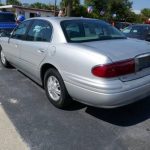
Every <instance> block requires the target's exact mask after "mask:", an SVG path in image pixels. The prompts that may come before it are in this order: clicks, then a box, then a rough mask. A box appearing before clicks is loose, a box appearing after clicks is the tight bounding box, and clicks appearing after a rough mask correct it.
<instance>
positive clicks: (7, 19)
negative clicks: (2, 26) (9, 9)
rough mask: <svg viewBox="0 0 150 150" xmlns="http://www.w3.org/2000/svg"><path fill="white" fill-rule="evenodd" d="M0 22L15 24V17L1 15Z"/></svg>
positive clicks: (7, 14)
mask: <svg viewBox="0 0 150 150" xmlns="http://www.w3.org/2000/svg"><path fill="white" fill-rule="evenodd" d="M0 22H15V15H14V14H9V13H0Z"/></svg>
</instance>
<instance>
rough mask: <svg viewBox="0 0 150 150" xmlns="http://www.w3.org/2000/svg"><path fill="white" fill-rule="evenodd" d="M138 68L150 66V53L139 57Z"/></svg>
mask: <svg viewBox="0 0 150 150" xmlns="http://www.w3.org/2000/svg"><path fill="white" fill-rule="evenodd" d="M136 60H137V70H138V71H140V70H143V69H146V68H149V67H150V54H145V55H142V56H139V57H137V59H136Z"/></svg>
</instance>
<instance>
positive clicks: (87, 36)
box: [61, 19, 126, 43]
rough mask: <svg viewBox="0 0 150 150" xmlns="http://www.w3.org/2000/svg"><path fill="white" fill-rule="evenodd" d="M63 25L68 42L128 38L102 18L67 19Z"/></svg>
mask: <svg viewBox="0 0 150 150" xmlns="http://www.w3.org/2000/svg"><path fill="white" fill-rule="evenodd" d="M61 26H62V29H63V32H64V34H65V37H66V39H67V41H68V42H76V43H79V42H89V41H100V40H113V39H126V37H125V36H124V35H123V33H121V32H120V31H119V30H118V29H116V28H114V27H112V26H111V25H110V24H107V23H105V22H103V21H100V20H90V19H80V20H65V21H62V22H61Z"/></svg>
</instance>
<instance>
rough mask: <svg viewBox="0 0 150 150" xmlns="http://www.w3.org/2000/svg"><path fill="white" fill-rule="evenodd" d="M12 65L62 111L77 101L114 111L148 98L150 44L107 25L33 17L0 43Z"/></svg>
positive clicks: (0, 52)
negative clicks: (128, 36) (32, 81)
mask: <svg viewBox="0 0 150 150" xmlns="http://www.w3.org/2000/svg"><path fill="white" fill-rule="evenodd" d="M0 57H1V62H2V64H3V66H5V67H8V66H9V65H10V64H11V65H13V66H15V67H16V68H17V69H19V70H21V71H22V72H23V73H25V74H26V75H28V76H29V77H30V78H32V79H33V80H34V81H36V82H37V83H38V84H40V85H43V87H44V88H45V91H46V94H47V97H48V99H49V100H50V101H51V103H52V104H53V105H55V106H56V107H58V108H64V107H66V106H68V104H70V102H71V101H72V99H73V100H77V101H80V102H82V103H85V104H88V105H92V106H96V107H105V108H113V107H119V106H123V105H127V104H129V103H132V102H134V101H137V100H140V99H143V98H145V97H148V96H150V43H148V42H145V41H139V40H135V39H128V38H126V37H125V36H124V35H123V34H122V33H121V32H120V31H118V30H117V29H115V28H114V27H112V26H111V25H109V24H107V23H105V22H104V21H100V20H96V19H86V18H59V17H56V18H55V17H54V18H53V17H46V18H42V17H41V18H40V17H39V18H33V19H28V20H26V21H24V22H22V23H21V24H20V25H19V26H18V27H17V28H16V29H15V30H14V31H13V32H12V34H11V36H10V37H9V38H8V37H1V39H0Z"/></svg>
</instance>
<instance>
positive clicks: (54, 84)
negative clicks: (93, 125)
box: [44, 68, 72, 109]
mask: <svg viewBox="0 0 150 150" xmlns="http://www.w3.org/2000/svg"><path fill="white" fill-rule="evenodd" d="M44 88H45V91H46V95H47V97H48V99H49V101H50V102H51V103H52V104H53V105H54V106H55V107H57V108H60V109H65V108H67V106H69V105H70V103H71V101H72V100H71V98H70V96H69V94H68V92H67V89H66V87H65V84H64V81H63V79H62V77H61V75H60V74H59V72H58V71H57V70H56V69H53V68H52V69H49V70H48V71H47V72H46V74H45V76H44Z"/></svg>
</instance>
